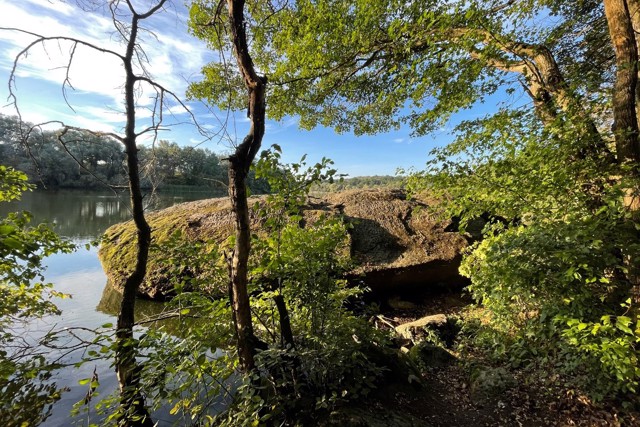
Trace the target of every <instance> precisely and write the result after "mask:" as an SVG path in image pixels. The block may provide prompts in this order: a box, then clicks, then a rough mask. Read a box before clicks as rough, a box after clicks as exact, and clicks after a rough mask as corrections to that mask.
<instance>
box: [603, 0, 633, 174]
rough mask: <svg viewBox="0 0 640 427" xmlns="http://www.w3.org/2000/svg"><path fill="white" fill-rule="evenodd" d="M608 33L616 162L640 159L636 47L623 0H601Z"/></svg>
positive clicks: (625, 3) (629, 18) (627, 10)
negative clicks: (611, 54)
mask: <svg viewBox="0 0 640 427" xmlns="http://www.w3.org/2000/svg"><path fill="white" fill-rule="evenodd" d="M604 10H605V14H606V16H607V24H608V26H609V34H610V36H611V41H612V42H613V46H614V48H615V53H616V82H615V86H614V89H613V131H614V134H615V140H616V152H617V157H618V161H619V162H620V163H624V162H633V163H637V162H638V161H639V160H640V146H639V145H638V119H637V115H636V86H637V83H638V51H637V48H636V39H635V35H634V32H633V26H632V24H631V17H630V14H629V9H628V7H627V2H626V1H625V0H604Z"/></svg>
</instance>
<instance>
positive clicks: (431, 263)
mask: <svg viewBox="0 0 640 427" xmlns="http://www.w3.org/2000/svg"><path fill="white" fill-rule="evenodd" d="M260 200H261V199H260V198H255V199H254V200H253V203H255V202H256V201H258V202H259V201H260ZM253 203H251V202H250V205H252V204H253ZM427 207H428V206H427V202H426V201H421V200H407V199H406V196H405V194H404V193H403V192H401V191H399V190H356V191H349V192H343V193H337V194H331V195H328V196H326V197H324V198H320V199H318V198H312V199H311V201H310V202H309V204H308V206H307V208H306V210H305V217H306V218H314V217H317V216H318V215H319V214H321V213H324V214H329V215H340V216H341V217H342V218H343V219H344V221H346V222H348V223H350V224H351V225H352V227H351V229H350V236H349V238H350V244H351V256H352V258H353V260H354V262H355V265H356V266H357V267H356V268H355V269H354V270H353V271H351V272H350V273H349V278H350V279H352V280H362V281H363V282H364V283H365V284H367V285H368V286H369V287H371V288H372V290H373V291H374V292H378V293H382V294H384V293H397V292H402V291H406V290H414V289H420V290H424V289H426V288H429V287H430V286H433V285H436V284H442V283H444V284H459V283H462V282H463V280H462V278H461V277H460V276H459V275H458V265H459V262H460V253H461V251H462V249H463V248H464V247H465V246H466V245H467V241H466V240H465V238H464V237H463V236H461V235H460V234H458V233H457V232H449V231H445V229H446V228H447V226H448V225H449V224H448V223H443V222H441V221H437V220H435V219H434V218H433V216H432V214H431V213H430V211H429V209H426V208H427ZM251 218H252V228H253V229H254V230H256V231H257V232H258V233H259V232H260V227H261V223H260V220H259V218H258V216H257V215H256V214H255V213H252V214H251ZM148 221H149V223H150V225H151V227H152V229H153V236H154V237H153V238H154V242H155V243H156V244H158V245H160V247H161V245H162V242H163V241H166V239H167V238H168V237H169V236H170V235H171V234H172V233H174V232H175V231H176V230H181V231H182V235H183V237H184V238H186V239H190V240H193V241H196V240H200V241H204V240H208V239H213V240H214V241H216V242H219V243H222V242H224V241H225V240H226V239H227V238H228V237H229V236H231V235H232V234H233V220H232V217H231V207H230V203H229V201H228V200H227V199H226V198H220V199H209V200H200V201H196V202H188V203H182V204H179V205H175V206H173V207H170V208H167V209H164V210H161V211H158V212H153V213H150V214H149V215H148ZM134 237H135V230H134V227H133V224H132V223H131V222H127V223H121V224H116V225H114V226H112V227H110V228H109V229H108V230H107V231H106V233H105V240H104V242H103V244H102V247H101V248H100V253H99V254H100V259H101V261H102V264H103V267H104V269H105V272H106V273H107V276H108V277H109V280H110V281H111V283H112V285H114V286H115V287H116V288H120V287H121V285H122V283H123V280H124V277H125V276H126V274H127V273H128V271H130V269H131V266H132V265H133V259H134V254H135V248H134ZM162 256H163V252H162V251H161V250H160V251H154V252H153V253H152V254H151V260H150V264H149V272H148V275H147V279H146V281H145V283H144V285H143V286H142V288H141V290H140V293H141V295H142V296H146V297H149V298H154V299H162V298H165V297H167V296H170V293H171V286H170V285H169V284H168V281H167V280H166V279H167V278H166V277H165V276H166V275H163V274H164V273H163V271H162V269H159V268H157V265H158V264H159V263H158V260H159V259H161V258H162Z"/></svg>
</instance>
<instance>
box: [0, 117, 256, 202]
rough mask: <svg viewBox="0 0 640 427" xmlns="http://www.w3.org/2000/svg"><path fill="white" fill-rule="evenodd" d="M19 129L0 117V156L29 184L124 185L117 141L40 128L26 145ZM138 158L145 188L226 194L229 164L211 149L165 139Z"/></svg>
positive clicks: (252, 182) (15, 120)
mask: <svg viewBox="0 0 640 427" xmlns="http://www.w3.org/2000/svg"><path fill="white" fill-rule="evenodd" d="M19 126H20V121H19V119H18V118H17V117H11V116H5V115H0V141H3V143H2V144H0V156H2V158H3V161H4V163H5V164H6V165H8V166H11V167H13V168H15V169H17V170H20V171H22V172H24V173H25V174H27V175H28V177H29V182H31V183H36V184H38V185H40V186H43V187H45V188H97V187H100V186H104V185H115V186H123V185H125V183H126V162H125V153H124V149H123V147H122V144H120V143H119V142H118V141H116V140H114V139H112V138H110V137H106V136H96V135H94V134H92V133H90V132H88V131H69V132H67V133H65V135H64V136H63V137H62V138H61V139H59V138H58V131H49V130H42V129H39V128H37V127H36V128H34V129H33V130H32V132H31V133H30V134H29V137H28V138H27V141H23V140H22V136H21V133H20V129H19ZM23 126H24V127H31V126H33V125H31V124H29V123H24V124H23ZM61 141H62V142H64V145H63V144H62V143H61ZM138 156H139V158H140V163H141V170H142V171H143V176H142V185H143V187H145V188H160V189H165V188H173V187H176V186H188V187H196V186H197V187H201V188H204V189H206V190H207V191H210V192H214V193H215V194H217V195H219V196H223V195H225V194H226V185H227V183H228V177H227V164H226V162H224V161H222V159H221V158H220V156H218V155H217V154H215V153H213V152H211V151H210V150H208V149H203V148H195V147H189V146H187V147H181V146H179V145H178V144H177V143H175V142H169V141H164V140H161V141H159V142H158V143H157V144H155V145H154V146H152V147H147V146H142V147H140V151H139V153H138ZM249 186H250V188H251V190H252V191H253V192H255V193H257V194H261V193H265V192H268V187H266V186H265V185H264V182H261V181H257V180H255V178H254V177H253V176H251V177H250V179H249Z"/></svg>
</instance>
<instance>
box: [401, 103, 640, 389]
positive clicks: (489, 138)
mask: <svg viewBox="0 0 640 427" xmlns="http://www.w3.org/2000/svg"><path fill="white" fill-rule="evenodd" d="M580 126H581V124H580V123H579V122H578V123H576V122H572V121H570V120H566V117H562V118H559V119H558V120H557V121H556V122H554V124H553V125H552V126H549V125H547V126H546V127H544V128H540V127H539V124H538V122H537V121H536V117H535V116H533V114H532V113H528V112H523V111H502V112H500V113H498V114H496V115H493V116H489V117H486V118H482V119H477V120H474V121H471V122H463V123H462V124H461V125H460V126H459V127H458V139H457V140H456V141H455V142H454V143H453V144H451V145H450V146H448V147H445V148H443V149H439V150H436V151H435V153H434V154H435V156H434V159H433V160H432V161H430V163H429V169H427V170H426V171H425V172H422V173H418V174H415V175H414V176H412V177H411V178H410V180H409V183H408V187H409V188H411V189H412V190H413V191H422V190H424V189H429V191H431V192H432V193H434V194H435V195H437V196H438V197H439V198H440V199H441V200H442V201H443V204H442V205H441V209H443V210H444V214H446V215H453V216H457V217H459V218H460V219H461V228H462V229H463V230H464V229H465V227H467V226H468V225H470V223H471V222H473V221H477V219H478V218H479V217H481V216H482V217H484V218H485V219H488V221H486V222H485V228H484V237H483V239H482V240H481V241H479V242H477V243H476V244H475V245H474V246H473V247H472V248H470V250H469V251H468V253H467V255H466V257H465V259H464V261H463V264H462V266H461V269H460V271H461V273H462V274H464V275H466V276H467V277H469V278H470V279H471V285H470V286H469V288H468V289H469V291H470V292H471V294H472V295H473V297H474V298H475V299H476V301H478V302H479V303H480V304H482V306H483V307H484V308H485V310H486V311H487V313H488V318H487V319H485V326H483V327H480V328H479V329H477V330H476V332H475V333H474V334H475V335H474V340H475V346H476V348H480V349H484V350H485V351H489V352H490V353H492V354H493V356H495V357H497V358H498V359H501V360H503V361H505V360H506V361H509V362H510V363H511V364H513V365H514V366H537V367H538V368H541V367H542V366H547V368H548V367H550V366H552V367H554V369H556V370H558V371H559V372H562V373H563V374H564V375H566V378H567V379H568V381H569V383H571V384H572V385H573V386H574V387H580V388H582V389H584V390H586V391H587V392H588V393H589V394H590V395H591V396H592V397H594V398H600V399H602V398H605V397H615V396H618V395H624V394H627V393H629V392H632V391H634V390H635V389H636V387H637V383H638V380H639V379H640V377H639V374H640V371H638V370H637V369H636V367H635V363H636V361H637V343H638V341H637V339H638V338H639V337H638V335H637V333H636V332H633V325H635V322H636V318H635V316H636V315H637V308H636V307H635V305H634V306H633V307H631V308H630V307H622V306H621V304H623V303H624V302H625V301H627V300H628V299H629V298H630V297H631V295H632V294H633V283H632V277H633V274H635V273H633V270H631V269H632V268H633V267H631V266H633V265H635V263H636V262H637V261H635V260H637V259H638V256H639V255H640V252H639V251H640V244H639V243H638V231H637V230H638V228H637V224H636V222H635V218H634V216H633V214H632V213H631V212H630V211H628V209H627V208H626V207H625V204H624V203H623V197H622V196H623V194H624V189H625V188H629V186H630V185H631V184H630V182H629V181H627V179H622V178H612V177H613V176H615V175H618V176H625V173H624V172H616V168H617V166H616V165H613V164H611V163H609V162H607V160H606V155H607V154H606V152H603V151H600V152H595V153H594V152H593V151H592V150H591V148H590V147H592V145H591V144H592V140H591V139H590V138H589V137H588V136H583V137H580V135H581V134H580ZM582 135H584V134H582ZM585 153H588V154H585ZM628 179H633V178H628ZM634 304H635V303H634ZM627 311H628V312H629V313H630V314H625V312H627ZM620 317H622V320H621V321H620V323H619V322H618V321H617V320H616V319H618V318H620ZM627 319H628V321H627ZM618 324H619V325H621V326H620V327H617V326H616V325H618ZM627 395H628V394H627Z"/></svg>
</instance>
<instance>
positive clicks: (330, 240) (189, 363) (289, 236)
mask: <svg viewBox="0 0 640 427" xmlns="http://www.w3.org/2000/svg"><path fill="white" fill-rule="evenodd" d="M330 166H331V162H330V161H329V160H327V159H323V160H322V161H321V162H319V163H317V164H315V165H313V166H307V165H306V163H305V160H304V159H303V160H301V161H300V162H298V163H295V164H293V165H282V164H281V163H280V152H279V148H278V147H274V148H273V149H272V150H271V151H269V152H264V153H263V154H262V156H261V159H260V161H259V162H258V164H257V165H256V176H257V177H260V178H264V179H266V180H267V181H268V182H269V185H270V186H271V188H273V189H277V191H278V192H277V193H273V194H270V195H268V196H266V201H263V202H259V204H258V205H257V206H256V209H258V211H259V214H260V216H261V218H262V221H264V223H265V226H266V228H267V229H268V230H269V232H268V233H266V234H264V235H259V236H254V238H253V242H252V246H253V250H254V253H253V256H252V261H251V262H252V263H251V271H250V280H251V285H250V289H251V305H252V308H253V309H252V311H253V316H254V323H255V324H256V325H259V328H258V330H257V332H258V335H259V337H260V339H262V340H263V341H264V342H265V343H266V348H265V349H264V350H261V351H259V352H258V354H257V356H256V363H257V370H256V371H254V372H251V373H249V374H247V375H242V374H240V373H239V372H238V371H237V370H236V368H237V363H238V361H237V356H236V355H235V352H233V350H232V349H233V345H234V339H235V337H234V333H233V330H234V328H233V325H232V323H231V311H230V307H229V304H228V302H227V301H226V300H221V299H218V297H217V294H216V292H213V293H212V292H209V289H211V288H219V285H220V283H219V282H221V281H224V280H225V279H224V274H223V271H222V270H223V268H224V267H225V262H228V260H225V258H224V257H223V256H222V255H224V252H225V249H224V248H220V250H219V251H215V250H213V249H211V247H209V246H206V245H207V243H203V244H202V245H201V246H198V247H197V248H195V247H194V248H192V247H190V246H189V245H187V244H184V240H183V239H181V236H179V235H175V236H173V237H172V238H170V239H169V240H168V241H167V243H168V244H169V245H168V246H167V247H166V248H165V252H166V253H167V254H168V255H167V258H166V263H167V265H174V266H175V267H174V269H173V270H171V271H169V273H171V274H174V273H175V274H176V276H174V277H175V278H176V282H177V283H176V289H177V290H178V291H180V292H179V293H178V295H177V297H176V298H174V299H173V300H172V301H171V302H170V306H171V307H172V309H173V310H174V311H173V312H174V313H178V315H179V316H181V317H183V318H184V319H188V321H187V322H186V323H185V325H184V326H185V328H186V330H185V331H183V332H182V333H181V334H180V337H179V338H176V337H172V336H170V335H168V334H167V333H166V332H165V331H162V330H157V331H153V330H149V331H147V332H146V333H145V335H144V336H143V337H142V338H141V340H140V346H141V348H140V352H139V356H138V357H139V358H141V359H145V362H144V368H143V370H142V372H141V378H142V381H141V387H143V394H144V395H145V396H148V397H150V398H152V399H153V400H154V405H155V406H154V407H159V406H162V405H166V404H167V402H171V403H170V406H171V408H172V410H171V412H172V414H174V416H177V417H180V419H182V420H191V421H190V422H196V423H201V424H202V425H217V426H218V425H229V426H240V425H258V424H260V423H267V422H273V423H276V422H277V423H283V422H284V423H288V424H294V423H295V422H302V423H305V422H307V423H312V422H313V420H314V419H316V418H315V417H317V416H318V414H319V413H321V412H322V411H326V410H331V409H332V408H335V407H336V406H337V405H340V404H342V403H344V402H347V401H350V400H354V399H360V398H362V397H364V396H366V395H367V394H368V393H369V392H370V391H371V390H372V389H374V388H375V386H376V383H377V382H378V380H379V378H380V377H381V375H382V374H383V372H384V371H385V368H384V363H382V362H380V360H376V359H375V358H372V355H375V354H377V353H383V350H382V348H383V347H384V346H385V344H386V343H387V338H386V336H385V335H384V334H382V333H381V332H379V331H376V330H373V329H372V328H371V327H370V326H369V324H368V323H367V322H366V320H365V319H363V318H360V317H357V316H356V315H354V314H353V313H351V312H350V311H348V310H347V308H346V303H347V301H349V300H351V299H353V298H357V296H358V295H359V294H360V293H361V290H360V289H358V288H348V287H347V286H346V283H345V281H344V280H341V279H339V276H340V274H341V273H342V272H344V271H345V269H346V268H348V266H349V253H348V248H347V246H346V243H347V240H346V237H347V230H346V228H345V225H344V224H343V222H342V220H341V219H340V218H331V217H325V216H319V217H317V218H310V217H308V216H306V215H305V212H304V205H305V204H306V203H307V202H308V200H307V197H308V191H309V189H310V188H311V186H312V185H313V184H314V183H316V182H319V181H321V180H326V179H331V177H332V176H334V175H335V170H333V169H331V167H330ZM181 242H182V243H181ZM206 247H209V250H206V249H205V248H206ZM216 257H218V260H216V259H214V258H216ZM207 264H209V265H210V266H215V267H212V268H213V270H215V269H218V270H217V273H215V274H211V273H212V271H213V270H211V269H210V270H208V271H209V272H208V273H207V274H204V275H202V276H198V277H197V278H194V276H190V275H187V276H186V277H185V276H184V274H182V273H184V272H183V271H182V269H183V267H184V266H189V267H191V266H196V267H197V266H199V265H207ZM178 278H182V279H178ZM180 280H182V283H178V282H180ZM194 280H195V281H194ZM278 298H281V300H282V301H284V303H285V306H286V308H287V312H286V316H287V317H288V318H289V320H290V323H291V325H290V327H291V330H292V334H293V342H288V341H287V340H286V339H285V338H284V337H283V335H282V328H283V326H282V318H281V316H282V315H283V312H282V311H281V310H280V309H279V308H278V304H277V302H276V300H277V299H278ZM269 420H270V421H269ZM185 422H186V421H185Z"/></svg>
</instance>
